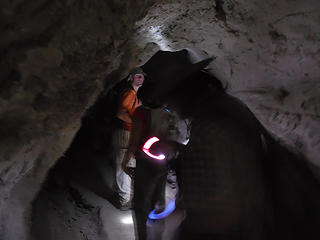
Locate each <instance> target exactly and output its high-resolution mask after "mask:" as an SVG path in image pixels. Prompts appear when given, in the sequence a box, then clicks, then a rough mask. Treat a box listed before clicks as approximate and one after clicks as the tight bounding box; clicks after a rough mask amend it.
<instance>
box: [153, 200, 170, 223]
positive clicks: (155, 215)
mask: <svg viewBox="0 0 320 240" xmlns="http://www.w3.org/2000/svg"><path fill="white" fill-rule="evenodd" d="M175 209H176V202H175V200H172V201H171V202H169V203H168V205H167V206H166V209H165V210H164V211H163V212H161V213H155V210H152V211H151V212H150V213H149V216H148V217H149V219H162V218H165V217H167V216H169V215H170V214H171V213H172V212H173V211H174V210H175Z"/></svg>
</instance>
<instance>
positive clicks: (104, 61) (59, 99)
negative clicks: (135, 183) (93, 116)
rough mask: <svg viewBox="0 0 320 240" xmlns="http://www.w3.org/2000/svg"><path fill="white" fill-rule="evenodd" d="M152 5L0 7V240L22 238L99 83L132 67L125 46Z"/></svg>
mask: <svg viewBox="0 0 320 240" xmlns="http://www.w3.org/2000/svg"><path fill="white" fill-rule="evenodd" d="M152 2H153V1H152V0H151V1H150V0H149V1H148V0H145V1H144V0H142V1H139V2H135V1H112V0H111V1H103V0H84V1H72V0H71V1H60V0H55V1H46V0H36V1H23V0H16V1H1V3H0V6H1V8H0V9H1V10H0V19H1V21H0V32H1V38H0V62H1V64H0V76H1V80H0V125H1V127H0V239H15V240H17V239H25V238H26V236H27V231H28V225H29V221H30V219H29V217H30V214H29V210H30V203H31V201H32V200H33V199H34V197H35V195H36V194H37V192H38V191H39V189H40V186H41V183H42V182H43V180H44V178H45V176H46V174H47V172H48V170H49V169H50V168H51V167H52V166H53V165H54V163H55V162H56V161H57V159H59V157H60V156H62V155H63V154H64V152H65V151H66V149H67V148H68V147H69V145H70V143H71V141H72V139H73V137H74V135H75V133H76V132H77V130H78V129H79V127H80V124H81V117H82V116H83V114H84V112H85V111H86V109H87V108H88V107H89V106H90V105H92V104H93V102H94V100H95V99H96V97H97V95H98V94H99V92H101V91H102V89H103V87H104V85H108V84H111V83H112V80H114V81H115V80H116V78H112V79H111V80H110V78H108V79H107V78H106V76H107V75H108V74H110V73H111V72H113V73H114V71H116V73H114V74H113V76H114V75H117V74H121V72H125V71H126V70H127V69H128V68H129V67H130V65H129V63H130V61H132V62H133V64H134V60H132V58H131V53H130V51H131V50H130V48H128V45H127V44H126V42H127V40H128V38H129V37H130V33H131V31H132V26H133V23H134V22H135V21H136V20H137V19H139V18H141V17H142V16H143V15H144V14H145V12H146V9H147V8H148V7H150V6H151V4H152ZM122 58H125V60H121V59H122Z"/></svg>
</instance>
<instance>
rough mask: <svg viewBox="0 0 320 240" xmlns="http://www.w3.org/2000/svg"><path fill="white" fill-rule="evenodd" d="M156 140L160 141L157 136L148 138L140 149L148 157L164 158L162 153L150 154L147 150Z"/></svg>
mask: <svg viewBox="0 0 320 240" xmlns="http://www.w3.org/2000/svg"><path fill="white" fill-rule="evenodd" d="M158 141H160V139H159V138H157V137H152V138H150V139H148V140H147V141H146V142H145V144H144V145H143V147H142V151H143V152H144V153H145V154H147V155H148V156H149V157H152V158H154V159H157V160H163V159H165V158H166V156H165V155H163V154H160V155H154V154H152V153H151V152H150V151H149V149H150V148H151V146H152V144H154V143H155V142H158Z"/></svg>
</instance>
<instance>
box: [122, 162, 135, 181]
mask: <svg viewBox="0 0 320 240" xmlns="http://www.w3.org/2000/svg"><path fill="white" fill-rule="evenodd" d="M121 168H122V170H123V171H124V172H125V173H126V174H128V175H129V177H131V178H133V177H134V168H132V167H128V166H127V163H126V162H123V163H122V165H121Z"/></svg>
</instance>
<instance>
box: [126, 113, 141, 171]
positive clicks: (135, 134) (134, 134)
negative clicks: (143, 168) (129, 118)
mask: <svg viewBox="0 0 320 240" xmlns="http://www.w3.org/2000/svg"><path fill="white" fill-rule="evenodd" d="M142 128H143V121H142V120H141V119H140V118H137V117H134V118H133V122H132V130H131V134H130V138H129V145H128V150H127V152H126V154H125V155H124V159H123V161H122V169H123V171H124V172H125V173H127V174H128V175H129V176H130V177H133V176H132V172H130V170H129V168H128V167H127V164H128V162H129V160H130V159H131V158H132V157H133V156H134V153H135V151H136V149H137V147H138V145H139V141H140V137H141V134H142Z"/></svg>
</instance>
